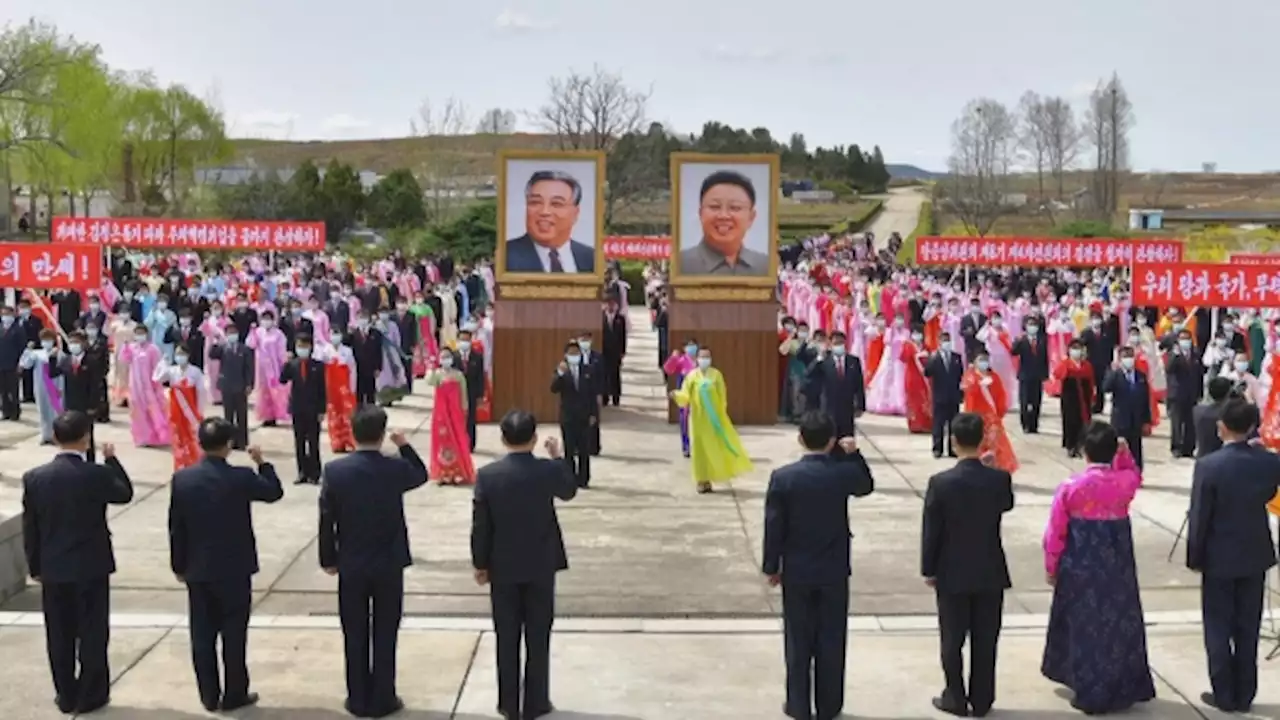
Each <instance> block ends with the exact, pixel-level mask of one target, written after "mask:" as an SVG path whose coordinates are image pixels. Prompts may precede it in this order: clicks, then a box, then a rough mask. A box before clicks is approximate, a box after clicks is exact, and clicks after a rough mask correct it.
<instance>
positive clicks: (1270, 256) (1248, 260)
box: [1227, 253, 1280, 265]
mask: <svg viewBox="0 0 1280 720" xmlns="http://www.w3.org/2000/svg"><path fill="white" fill-rule="evenodd" d="M1227 262H1229V263H1231V264H1232V265H1280V253H1231V255H1230V256H1229V257H1228V258H1227Z"/></svg>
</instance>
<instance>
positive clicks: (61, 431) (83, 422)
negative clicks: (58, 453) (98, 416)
mask: <svg viewBox="0 0 1280 720" xmlns="http://www.w3.org/2000/svg"><path fill="white" fill-rule="evenodd" d="M92 427H93V421H92V420H90V419H89V416H88V415H87V414H85V413H83V412H80V411H79V410H68V411H66V412H64V413H62V414H61V415H59V416H58V417H56V418H54V419H53V439H54V441H55V442H57V443H58V444H59V445H70V444H71V443H75V442H80V441H81V440H83V439H84V438H85V437H86V436H87V435H88V434H89V430H90V429H91V428H92Z"/></svg>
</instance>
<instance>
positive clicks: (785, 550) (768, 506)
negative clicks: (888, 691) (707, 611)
mask: <svg viewBox="0 0 1280 720" xmlns="http://www.w3.org/2000/svg"><path fill="white" fill-rule="evenodd" d="M874 489H875V481H874V480H873V479H872V477H871V469H870V468H869V467H867V461H866V460H865V459H863V457H862V454H861V453H856V452H855V453H853V454H852V455H841V456H839V457H836V456H831V455H825V454H814V455H808V456H806V457H805V458H803V459H801V460H799V461H798V462H794V463H791V464H790V465H787V466H785V467H780V468H778V469H777V470H774V471H773V474H772V475H771V476H770V478H769V490H768V493H767V494H766V495H765V509H764V563H763V569H764V572H765V574H766V575H778V574H781V575H782V617H783V633H784V636H785V653H786V662H787V704H786V711H787V714H788V715H790V716H791V717H793V718H799V719H801V720H809V718H812V717H817V718H818V720H830V718H834V717H836V716H837V715H839V714H840V712H841V710H842V709H843V707H844V672H845V651H846V643H847V638H848V632H847V629H848V622H847V621H846V617H847V615H848V613H849V575H850V574H851V567H850V563H849V539H850V538H852V537H853V535H852V533H850V531H849V503H848V498H849V497H850V496H853V497H862V496H864V495H869V494H871V492H872V491H873V490H874ZM811 672H812V677H813V682H812V692H811V686H810V673H811ZM811 697H812V701H811V699H810V698H811ZM813 705H816V708H817V714H816V715H814V714H813V707H812V706H813Z"/></svg>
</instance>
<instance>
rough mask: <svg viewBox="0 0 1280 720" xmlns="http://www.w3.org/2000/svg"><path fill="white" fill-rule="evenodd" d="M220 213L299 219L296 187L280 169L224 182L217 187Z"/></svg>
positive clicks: (234, 216) (234, 217)
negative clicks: (247, 178)
mask: <svg viewBox="0 0 1280 720" xmlns="http://www.w3.org/2000/svg"><path fill="white" fill-rule="evenodd" d="M216 193H217V196H216V197H217V203H216V205H217V211H218V215H219V216H220V217H224V218H228V219H231V220H298V219H303V218H297V217H295V216H294V214H293V211H294V210H295V209H296V207H297V204H298V203H297V196H296V193H295V189H294V187H293V186H292V185H291V184H289V183H286V182H284V181H283V180H281V179H280V174H279V173H278V172H265V173H256V174H254V176H253V177H251V178H249V180H248V181H247V182H244V183H240V184H238V185H222V186H219V187H218V189H217V190H216Z"/></svg>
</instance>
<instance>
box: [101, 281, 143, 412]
mask: <svg viewBox="0 0 1280 720" xmlns="http://www.w3.org/2000/svg"><path fill="white" fill-rule="evenodd" d="M130 295H132V293H130ZM130 299H132V297H131V298H130ZM137 326H138V324H137V323H135V322H134V321H133V318H132V317H130V316H129V306H128V305H121V306H120V310H119V312H117V313H116V314H115V315H113V316H112V317H111V319H110V320H108V321H107V327H105V328H103V332H105V333H107V338H108V339H109V340H110V341H111V350H112V358H111V403H112V404H113V405H115V406H116V407H125V406H126V405H128V404H129V366H128V364H127V363H125V362H124V360H123V359H122V358H121V353H122V352H124V349H125V348H127V347H129V343H131V342H133V330H134V328H135V327H137Z"/></svg>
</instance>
